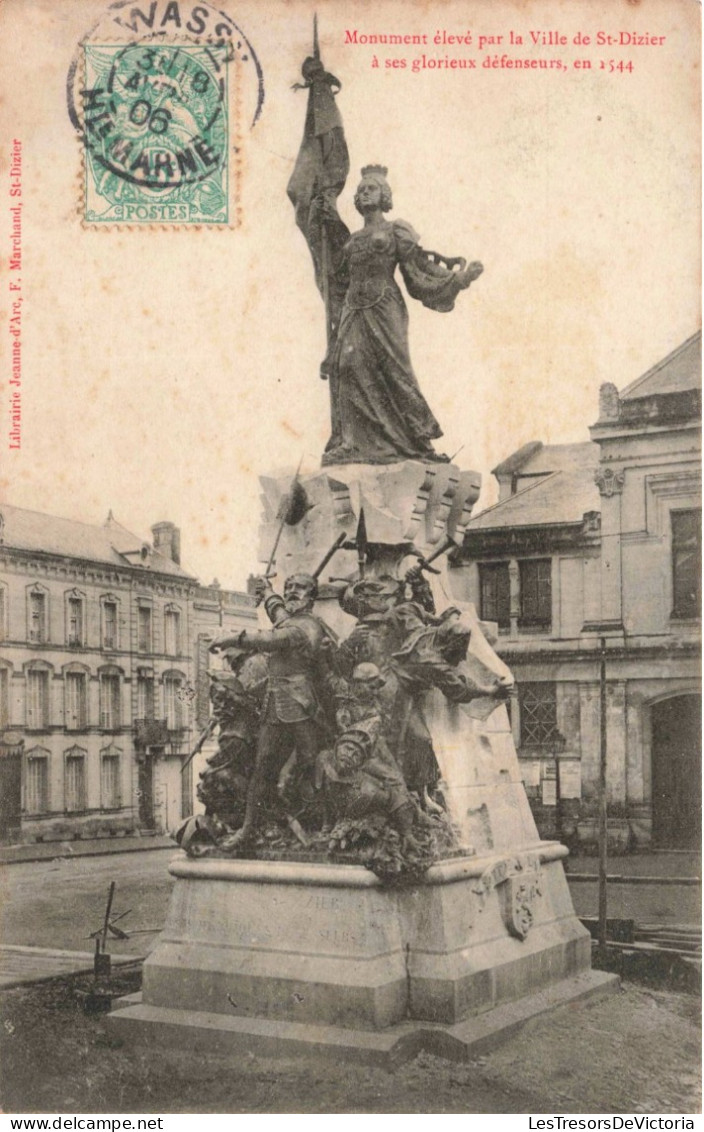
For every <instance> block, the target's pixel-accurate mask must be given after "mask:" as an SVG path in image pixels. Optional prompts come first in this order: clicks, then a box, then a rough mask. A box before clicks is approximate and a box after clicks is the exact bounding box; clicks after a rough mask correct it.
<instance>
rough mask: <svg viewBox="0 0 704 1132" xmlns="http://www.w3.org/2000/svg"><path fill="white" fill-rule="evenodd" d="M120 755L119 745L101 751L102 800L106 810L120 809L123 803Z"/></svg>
mask: <svg viewBox="0 0 704 1132" xmlns="http://www.w3.org/2000/svg"><path fill="white" fill-rule="evenodd" d="M120 755H121V752H120V751H119V750H118V749H117V747H106V748H105V750H103V751H101V752H100V800H101V805H102V808H103V809H104V810H119V808H120V806H121V805H122V791H121V789H120V766H121V759H120Z"/></svg>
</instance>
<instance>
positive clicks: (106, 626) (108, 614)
mask: <svg viewBox="0 0 704 1132" xmlns="http://www.w3.org/2000/svg"><path fill="white" fill-rule="evenodd" d="M100 606H101V615H102V644H103V648H104V649H116V648H119V645H120V642H119V639H118V619H117V618H118V603H117V601H116V599H115V598H112V597H104V598H101V602H100Z"/></svg>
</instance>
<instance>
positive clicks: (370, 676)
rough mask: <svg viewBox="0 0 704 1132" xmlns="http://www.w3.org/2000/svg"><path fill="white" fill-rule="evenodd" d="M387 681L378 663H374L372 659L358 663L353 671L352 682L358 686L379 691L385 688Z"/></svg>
mask: <svg viewBox="0 0 704 1132" xmlns="http://www.w3.org/2000/svg"><path fill="white" fill-rule="evenodd" d="M385 683H386V681H385V680H384V677H383V676H382V675H381V672H380V671H379V669H378V668H377V666H376V664H372V663H371V662H370V661H363V662H362V663H361V664H358V665H357V666H356V667H355V669H354V671H353V672H352V684H353V685H354V686H356V687H361V688H365V689H369V690H370V691H372V690H373V691H377V690H378V689H379V688H383V686H384V684H385Z"/></svg>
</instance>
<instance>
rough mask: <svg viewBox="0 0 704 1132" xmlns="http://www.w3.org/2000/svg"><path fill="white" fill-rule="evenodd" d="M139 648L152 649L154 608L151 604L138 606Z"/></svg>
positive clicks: (148, 650)
mask: <svg viewBox="0 0 704 1132" xmlns="http://www.w3.org/2000/svg"><path fill="white" fill-rule="evenodd" d="M137 650H138V651H139V652H151V651H152V610H151V606H149V605H140V606H138V607H137Z"/></svg>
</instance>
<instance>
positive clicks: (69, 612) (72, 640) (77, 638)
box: [66, 590, 85, 648]
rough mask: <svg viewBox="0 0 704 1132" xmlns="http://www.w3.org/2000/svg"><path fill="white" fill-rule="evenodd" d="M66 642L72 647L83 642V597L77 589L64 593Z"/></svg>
mask: <svg viewBox="0 0 704 1132" xmlns="http://www.w3.org/2000/svg"><path fill="white" fill-rule="evenodd" d="M66 643H67V644H68V645H69V646H70V647H72V648H76V647H78V646H80V645H83V644H84V643H85V598H84V596H83V594H81V593H79V592H78V590H72V591H71V593H69V594H67V595H66Z"/></svg>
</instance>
